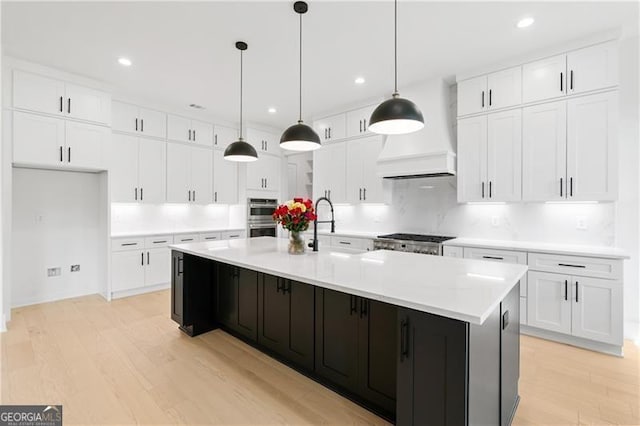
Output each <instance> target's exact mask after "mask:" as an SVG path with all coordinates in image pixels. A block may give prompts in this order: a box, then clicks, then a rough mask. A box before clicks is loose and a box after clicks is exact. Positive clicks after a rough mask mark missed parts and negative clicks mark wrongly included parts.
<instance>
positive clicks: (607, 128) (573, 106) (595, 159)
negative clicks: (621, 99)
mask: <svg viewBox="0 0 640 426" xmlns="http://www.w3.org/2000/svg"><path fill="white" fill-rule="evenodd" d="M617 117H618V96H617V93H616V92H607V93H601V94H596V95H591V96H585V97H578V98H574V99H570V100H568V101H567V118H568V120H567V123H568V125H567V178H568V185H569V187H568V191H567V192H568V198H569V199H570V200H578V201H606V200H615V199H616V198H617V188H618V187H617V176H618V167H617V149H616V147H617V134H616V133H617V132H616V129H617Z"/></svg>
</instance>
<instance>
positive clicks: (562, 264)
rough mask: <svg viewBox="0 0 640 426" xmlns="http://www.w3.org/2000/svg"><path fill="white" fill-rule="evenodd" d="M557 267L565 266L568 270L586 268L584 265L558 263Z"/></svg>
mask: <svg viewBox="0 0 640 426" xmlns="http://www.w3.org/2000/svg"><path fill="white" fill-rule="evenodd" d="M558 266H566V267H569V268H586V267H587V266H586V265H572V264H571V263H558Z"/></svg>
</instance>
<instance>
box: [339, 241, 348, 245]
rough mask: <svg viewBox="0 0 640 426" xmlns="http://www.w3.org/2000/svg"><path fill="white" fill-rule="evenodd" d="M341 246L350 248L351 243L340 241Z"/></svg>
mask: <svg viewBox="0 0 640 426" xmlns="http://www.w3.org/2000/svg"><path fill="white" fill-rule="evenodd" d="M340 244H344V245H346V246H350V245H351V243H350V242H349V241H340Z"/></svg>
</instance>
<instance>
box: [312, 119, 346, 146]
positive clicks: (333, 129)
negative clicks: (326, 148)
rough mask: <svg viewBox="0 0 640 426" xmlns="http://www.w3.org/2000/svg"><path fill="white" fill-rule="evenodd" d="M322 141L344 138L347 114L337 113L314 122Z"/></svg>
mask: <svg viewBox="0 0 640 426" xmlns="http://www.w3.org/2000/svg"><path fill="white" fill-rule="evenodd" d="M313 127H314V128H315V130H316V132H317V133H318V136H320V140H321V141H331V140H338V139H343V138H344V137H345V136H346V135H347V133H346V116H345V114H336V115H332V116H330V117H325V118H323V119H321V120H317V121H314V122H313Z"/></svg>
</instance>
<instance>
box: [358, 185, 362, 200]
mask: <svg viewBox="0 0 640 426" xmlns="http://www.w3.org/2000/svg"><path fill="white" fill-rule="evenodd" d="M359 189H360V196H359V197H358V199H359V200H360V201H362V188H359Z"/></svg>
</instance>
